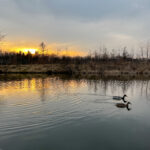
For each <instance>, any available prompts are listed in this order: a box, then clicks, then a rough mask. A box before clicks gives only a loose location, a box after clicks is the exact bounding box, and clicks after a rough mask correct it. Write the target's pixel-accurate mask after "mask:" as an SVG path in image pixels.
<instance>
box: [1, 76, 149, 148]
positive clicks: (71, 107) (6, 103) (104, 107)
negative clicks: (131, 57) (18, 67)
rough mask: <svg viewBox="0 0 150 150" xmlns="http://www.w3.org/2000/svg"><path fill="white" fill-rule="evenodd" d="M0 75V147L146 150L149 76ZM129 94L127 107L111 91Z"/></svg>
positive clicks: (147, 140) (147, 141) (147, 143)
mask: <svg viewBox="0 0 150 150" xmlns="http://www.w3.org/2000/svg"><path fill="white" fill-rule="evenodd" d="M6 79H7V78H5V80H4V79H0V150H149V149H150V142H149V141H150V87H149V81H148V80H145V81H144V80H128V81H116V80H102V79H99V80H86V79H81V80H79V79H78V80H77V79H70V78H60V77H55V76H54V77H51V76H49V77H30V78H28V77H27V78H26V77H25V78H18V79H17V78H15V79H14V78H13V77H12V78H11V79H9V80H8V79H7V80H6ZM124 93H125V94H127V95H128V98H127V100H128V101H130V102H131V103H132V105H130V108H131V110H130V111H128V110H127V108H118V107H116V103H120V102H121V101H115V100H113V99H112V96H113V95H120V96H122V95H123V94H124Z"/></svg>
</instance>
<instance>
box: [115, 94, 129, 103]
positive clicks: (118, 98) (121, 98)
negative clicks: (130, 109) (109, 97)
mask: <svg viewBox="0 0 150 150" xmlns="http://www.w3.org/2000/svg"><path fill="white" fill-rule="evenodd" d="M125 97H127V95H126V94H125V95H124V96H123V97H121V96H113V99H114V100H123V102H125V103H126V102H127V101H125Z"/></svg>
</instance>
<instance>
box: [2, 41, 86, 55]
mask: <svg viewBox="0 0 150 150" xmlns="http://www.w3.org/2000/svg"><path fill="white" fill-rule="evenodd" d="M22 45H25V46H22ZM35 45H38V44H37V43H29V44H28V43H19V42H17V45H16V44H15V42H14V43H13V42H11V41H9V42H3V45H1V49H3V51H6V52H16V53H19V52H22V53H25V54H27V53H28V52H30V53H31V54H33V55H34V54H35V53H36V52H37V53H39V54H41V50H40V47H39V45H38V46H35ZM44 54H47V55H56V56H70V57H75V56H86V55H87V53H86V52H85V51H82V50H81V47H78V46H75V45H71V44H70V45H69V44H63V43H52V44H49V45H46V51H45V52H44Z"/></svg>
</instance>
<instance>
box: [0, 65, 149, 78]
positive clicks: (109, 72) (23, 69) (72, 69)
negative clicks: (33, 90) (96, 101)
mask: <svg viewBox="0 0 150 150" xmlns="http://www.w3.org/2000/svg"><path fill="white" fill-rule="evenodd" d="M99 65H101V64H99ZM143 67H144V66H143ZM97 68H98V67H97ZM97 68H96V67H95V66H94V67H89V66H88V64H79V65H74V64H32V65H0V74H47V75H57V74H59V75H75V76H83V77H84V76H85V77H86V76H89V77H90V76H95V77H96V76H108V77H111V76H112V77H117V76H118V77H121V76H130V77H132V76H133V77H134V76H145V77H150V69H149V68H148V69H145V70H143V69H137V70H133V69H130V68H129V69H124V68H123V67H122V69H120V68H119V69H116V66H113V67H111V69H108V66H105V68H106V69H97ZM103 68H104V67H103ZM140 68H141V66H140Z"/></svg>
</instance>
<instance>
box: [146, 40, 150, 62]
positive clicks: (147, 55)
mask: <svg viewBox="0 0 150 150" xmlns="http://www.w3.org/2000/svg"><path fill="white" fill-rule="evenodd" d="M149 51H150V42H147V45H146V57H147V59H149Z"/></svg>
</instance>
